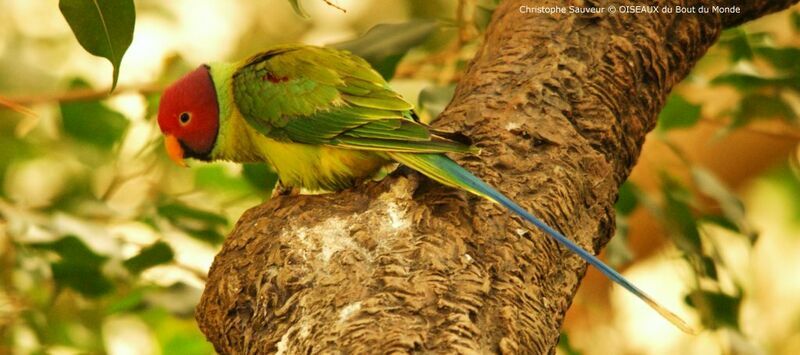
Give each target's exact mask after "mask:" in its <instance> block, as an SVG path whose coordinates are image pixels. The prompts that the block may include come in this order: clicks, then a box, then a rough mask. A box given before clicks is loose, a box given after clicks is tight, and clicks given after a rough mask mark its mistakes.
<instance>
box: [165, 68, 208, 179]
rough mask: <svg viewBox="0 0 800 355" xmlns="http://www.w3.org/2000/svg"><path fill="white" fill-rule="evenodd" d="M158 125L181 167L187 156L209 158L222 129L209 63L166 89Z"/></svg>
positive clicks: (169, 152)
mask: <svg viewBox="0 0 800 355" xmlns="http://www.w3.org/2000/svg"><path fill="white" fill-rule="evenodd" d="M158 126H159V127H160V128H161V132H162V133H164V142H165V144H166V146H167V153H168V154H169V157H170V158H171V159H172V160H173V161H175V162H176V163H177V164H178V165H180V166H186V163H184V161H183V159H184V158H195V159H200V160H210V157H209V155H210V154H211V151H212V150H213V149H214V142H215V141H216V139H217V132H218V131H219V106H218V103H217V91H216V89H215V87H214V81H213V80H212V78H211V72H210V70H209V66H207V65H201V66H200V67H199V68H197V69H195V70H194V71H192V72H190V73H188V74H186V75H184V76H183V77H182V78H180V79H178V81H176V82H175V83H173V84H172V85H170V86H169V87H167V89H166V90H164V94H163V95H162V96H161V103H160V104H159V107H158Z"/></svg>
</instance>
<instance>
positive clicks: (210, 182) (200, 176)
mask: <svg viewBox="0 0 800 355" xmlns="http://www.w3.org/2000/svg"><path fill="white" fill-rule="evenodd" d="M195 169H196V170H195V176H194V182H195V185H196V186H197V187H198V188H200V189H203V190H211V189H215V190H218V191H224V192H232V193H252V189H251V186H250V184H249V183H248V182H247V181H246V180H245V179H243V178H242V177H241V176H240V175H239V174H237V173H234V172H231V171H229V170H228V169H226V167H225V166H223V165H218V164H207V165H201V166H199V167H197V168H195Z"/></svg>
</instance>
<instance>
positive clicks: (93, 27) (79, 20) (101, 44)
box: [58, 0, 136, 91]
mask: <svg viewBox="0 0 800 355" xmlns="http://www.w3.org/2000/svg"><path fill="white" fill-rule="evenodd" d="M58 8H59V9H60V10H61V14H62V15H64V18H65V19H66V20H67V23H68V24H69V27H70V28H71V29H72V33H74V34H75V38H77V39H78V42H79V43H80V44H81V46H82V47H83V48H84V49H86V51H87V52H89V53H91V54H94V55H96V56H98V57H103V58H106V59H108V61H109V62H111V65H112V66H113V67H114V74H113V84H112V85H111V90H112V91H113V90H114V88H115V87H116V86H117V78H119V67H120V64H121V63H122V56H123V55H125V51H127V50H128V47H129V46H130V45H131V41H133V28H134V25H135V23H136V10H135V8H134V6H133V0H60V1H59V2H58Z"/></svg>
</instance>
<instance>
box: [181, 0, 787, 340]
mask: <svg viewBox="0 0 800 355" xmlns="http://www.w3.org/2000/svg"><path fill="white" fill-rule="evenodd" d="M792 2H793V1H789V0H783V1H753V2H749V3H751V4H748V5H741V4H739V6H742V14H738V15H735V16H734V15H731V16H728V15H725V16H723V15H719V14H698V15H690V14H681V15H676V14H672V15H670V14H638V15H632V14H617V15H608V14H604V15H587V16H578V15H569V14H567V15H562V14H525V13H521V12H520V11H519V8H520V6H523V5H524V6H564V5H565V4H564V2H562V1H542V2H538V3H537V4H536V5H532V3H531V2H530V1H527V0H516V1H511V0H509V1H505V2H503V3H502V5H501V6H500V7H499V8H498V9H497V10H496V11H495V14H494V18H493V20H492V23H491V25H490V27H489V29H488V32H487V34H486V41H485V44H484V45H483V47H482V48H481V49H480V51H479V52H478V54H477V55H476V57H475V58H474V60H473V61H472V63H471V65H470V66H469V68H468V70H467V72H466V73H465V75H464V78H463V79H462V80H461V82H460V83H459V85H458V89H457V91H456V95H455V97H454V99H453V101H452V102H451V104H450V105H449V106H448V108H447V110H446V111H445V112H444V113H443V114H442V116H441V118H440V119H439V120H438V121H437V125H438V126H440V128H446V129H451V130H458V131H461V132H463V133H465V134H466V135H468V136H470V137H472V138H473V139H474V140H475V142H477V144H478V145H479V146H480V147H481V148H483V153H482V154H481V156H479V157H468V156H460V157H456V158H458V161H459V162H460V163H461V164H463V165H465V166H466V167H467V168H468V169H470V170H471V171H473V172H475V173H476V174H477V175H478V176H480V177H482V178H484V179H485V180H486V181H488V182H489V183H490V184H492V185H494V186H497V187H498V188H499V190H501V191H502V192H503V193H505V194H507V195H508V196H509V197H511V198H512V199H514V200H516V201H518V202H519V203H520V204H521V205H522V206H524V207H526V208H528V209H530V210H532V211H533V212H535V213H536V214H538V215H539V216H540V217H542V218H543V219H544V220H545V221H546V222H547V223H549V224H550V225H552V226H553V227H555V228H556V229H559V230H561V231H563V232H564V233H565V234H566V235H568V236H571V237H572V238H574V239H575V240H576V241H578V243H580V244H582V245H583V246H584V247H586V248H590V249H591V250H595V251H597V250H599V249H600V247H602V246H603V245H604V244H605V243H606V242H607V241H608V240H609V238H610V237H611V236H612V234H613V230H614V209H613V204H614V201H615V200H616V197H617V189H618V187H619V185H620V184H621V183H622V182H623V181H624V180H625V179H626V178H627V176H628V173H629V172H630V170H631V168H632V167H633V165H634V164H635V162H636V159H637V158H638V156H639V151H640V148H641V145H642V143H643V141H644V137H645V134H646V133H647V132H648V131H649V130H651V129H652V128H653V127H654V126H655V123H656V118H657V115H658V112H659V110H660V109H661V107H662V106H663V105H664V102H665V98H666V96H667V94H668V93H669V91H670V89H671V88H672V86H673V85H674V84H676V83H677V82H679V81H680V80H681V79H682V78H683V77H684V76H686V75H687V73H688V72H689V70H690V69H691V68H692V66H693V65H694V63H695V62H696V61H697V60H698V59H699V58H700V57H701V56H702V55H703V53H704V52H705V51H706V49H707V48H708V47H709V46H710V45H711V44H712V43H713V42H714V41H715V40H716V38H717V37H718V35H719V33H720V31H721V30H722V29H723V27H725V26H730V25H735V24H739V23H742V22H744V21H746V20H749V19H752V18H756V17H758V16H761V15H764V14H766V13H768V12H770V11H775V10H777V9H780V8H784V7H786V6H788V5H789V4H790V3H792ZM626 3H627V2H625V1H615V2H614V4H615V5H624V4H626ZM678 3H681V4H683V5H687V6H688V2H677V1H670V2H667V1H661V2H659V5H661V6H663V5H667V4H669V5H672V6H674V5H675V4H678ZM727 3H731V4H733V3H740V2H738V1H732V0H731V1H729V2H724V1H718V2H716V4H723V5H724V4H727ZM572 4H573V5H576V6H577V5H578V4H579V2H577V1H576V2H574V3H572ZM582 4H583V6H589V4H594V5H596V6H598V7H602V6H605V5H606V2H604V1H584V2H583V3H582ZM691 4H696V5H699V4H706V5H708V2H699V1H696V2H691ZM585 268H586V267H585V264H584V263H583V262H582V261H581V260H580V259H579V258H578V257H576V256H575V255H573V254H571V253H569V252H568V251H566V250H564V249H562V248H560V247H559V246H558V245H557V244H556V243H555V242H554V241H552V240H551V239H549V238H547V237H545V236H544V235H543V234H542V233H540V232H539V231H537V230H531V226H529V225H527V224H524V223H522V222H521V221H520V220H518V219H517V218H512V217H510V216H509V214H508V213H507V212H506V211H504V210H502V209H500V208H499V207H497V206H495V205H493V204H491V203H488V202H485V201H484V200H482V199H479V198H476V197H473V196H468V195H466V194H465V193H462V192H459V191H454V190H452V189H449V188H446V187H443V186H440V185H438V184H436V183H434V182H431V181H429V180H428V179H425V178H422V177H420V176H419V175H417V174H415V173H407V174H394V175H392V176H390V177H388V178H386V179H384V180H383V181H381V182H379V183H369V184H364V185H362V186H359V187H357V188H355V189H352V190H348V191H343V192H340V193H337V194H328V195H317V196H296V197H279V198H276V199H273V200H270V201H269V202H267V203H265V204H263V205H261V206H258V207H256V208H253V209H251V210H250V211H248V212H247V213H245V214H244V216H242V218H241V219H240V220H239V223H238V224H237V226H236V228H235V229H234V231H233V232H232V233H231V235H230V236H229V237H228V239H227V240H226V242H225V244H224V246H223V249H222V251H221V252H220V254H219V255H218V256H217V258H216V260H215V262H214V265H213V266H212V269H211V271H210V273H209V280H208V283H207V286H206V290H205V292H204V294H203V298H202V300H201V303H200V305H199V306H198V308H197V311H196V317H197V320H198V323H199V324H200V327H201V329H202V330H203V332H204V333H205V334H206V336H207V337H208V339H209V340H210V341H211V342H212V343H213V344H214V346H215V347H216V349H217V351H219V352H221V353H251V352H253V353H271V352H289V353H319V352H325V351H340V352H342V353H354V354H357V353H358V354H360V353H373V352H376V351H378V350H379V351H380V352H392V351H398V352H417V351H425V352H444V353H453V352H463V353H471V352H480V353H488V352H502V353H538V354H541V353H550V352H553V349H554V347H555V346H556V344H557V341H558V337H559V327H560V325H561V322H562V320H563V316H564V313H565V312H566V310H567V309H568V308H569V305H570V303H571V302H572V297H573V295H574V293H575V291H576V289H577V287H578V285H579V283H580V279H581V277H582V276H583V274H584V272H585Z"/></svg>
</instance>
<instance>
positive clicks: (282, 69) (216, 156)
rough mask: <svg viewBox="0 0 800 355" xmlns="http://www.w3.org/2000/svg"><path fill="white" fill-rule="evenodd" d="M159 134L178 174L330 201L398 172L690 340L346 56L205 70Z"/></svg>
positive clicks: (186, 82) (299, 55)
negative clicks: (491, 207) (494, 208)
mask: <svg viewBox="0 0 800 355" xmlns="http://www.w3.org/2000/svg"><path fill="white" fill-rule="evenodd" d="M158 124H159V126H160V128H161V131H162V132H163V134H164V135H165V144H166V147H167V152H168V154H169V156H170V157H171V158H172V159H173V160H174V161H175V162H177V163H178V164H180V165H184V159H185V158H194V159H198V160H204V161H212V160H228V161H234V162H266V163H268V164H269V165H271V166H272V168H273V169H275V171H276V172H277V174H278V177H279V179H280V183H281V184H282V185H283V186H287V187H301V188H305V189H310V190H328V191H337V190H341V189H344V188H347V187H350V186H353V184H355V183H356V182H358V181H360V180H365V179H368V178H370V177H372V176H373V175H374V174H375V173H376V172H377V171H378V170H379V169H381V168H382V167H384V166H385V165H387V164H390V163H392V162H398V163H401V164H404V165H406V166H408V167H410V168H412V169H414V170H416V171H418V172H420V173H422V174H424V175H426V176H428V177H429V178H431V179H433V180H436V181H438V182H440V183H442V184H445V185H448V186H452V187H455V188H459V189H463V190H466V191H469V192H471V193H473V194H475V195H478V196H481V197H483V198H486V199H488V200H491V201H493V202H496V203H498V204H500V205H502V206H504V207H506V208H508V209H509V210H511V211H513V212H514V213H516V214H518V215H519V216H521V217H522V218H524V219H525V220H527V221H528V222H530V223H532V224H533V225H535V226H536V227H538V228H540V229H542V230H543V231H544V232H545V233H547V234H548V235H550V236H551V237H553V238H555V239H556V240H557V241H558V242H559V243H561V244H562V245H564V246H566V247H567V248H569V249H570V250H572V251H573V252H575V253H576V254H578V255H579V256H580V257H581V258H583V259H584V260H585V261H587V262H588V263H589V264H591V265H593V266H595V267H596V268H598V269H599V270H600V271H601V272H603V273H604V274H605V275H606V276H608V277H609V278H610V279H611V280H613V281H614V282H616V283H618V284H620V285H621V286H622V287H624V288H625V289H627V290H628V291H630V292H632V293H633V294H634V295H636V296H637V297H639V298H641V299H642V300H643V301H644V302H646V303H647V304H648V305H650V306H651V307H652V308H653V309H655V310H656V311H657V312H658V313H660V314H661V315H662V316H664V317H665V318H666V319H668V320H669V321H671V322H672V323H673V324H675V325H676V326H678V327H679V328H680V329H682V330H684V331H688V332H691V328H690V327H689V326H688V325H687V324H686V323H684V322H683V321H682V320H681V319H680V318H678V317H677V316H676V315H674V314H673V313H672V312H670V311H668V310H667V309H665V308H664V307H662V306H660V305H659V304H657V303H656V302H655V301H654V300H653V299H652V298H651V297H649V296H648V295H646V294H645V293H644V292H643V291H641V290H640V289H639V288H637V287H636V286H634V285H633V284H632V283H631V282H629V281H628V280H626V279H625V278H624V277H622V275H620V274H619V273H618V272H617V271H615V270H614V269H612V268H611V267H609V266H607V265H606V264H604V263H603V262H602V261H600V260H599V259H598V258H597V257H595V256H594V255H592V254H591V253H589V252H588V251H586V250H584V249H583V248H581V247H580V246H578V245H577V244H576V243H575V242H573V241H572V240H570V239H568V238H567V237H565V236H564V235H562V234H561V233H560V232H558V231H556V230H554V229H553V228H551V227H550V226H548V225H547V224H545V223H544V222H542V221H541V220H539V219H538V218H536V217H535V216H533V215H532V214H531V213H529V212H527V211H526V210H524V209H523V208H522V207H520V206H519V205H517V204H516V203H514V202H513V201H511V200H510V199H509V198H507V197H506V196H504V195H503V194H501V193H500V192H498V191H497V190H495V189H494V188H492V187H491V186H489V185H488V184H487V183H485V182H483V181H482V180H481V179H479V178H478V177H476V176H474V175H473V174H471V173H470V172H469V171H467V170H466V169H464V168H462V167H461V166H460V165H458V164H457V163H456V162H454V161H453V160H451V159H450V158H448V157H447V156H446V155H445V153H466V154H474V153H477V152H478V150H477V149H476V148H475V147H473V146H470V145H469V142H468V141H467V140H465V139H464V137H463V136H460V135H459V134H454V133H448V132H442V131H438V130H435V129H432V128H431V127H428V126H427V125H425V124H423V123H421V122H420V121H419V119H418V117H417V115H416V114H415V113H414V106H413V105H412V104H410V103H409V102H407V101H406V100H405V99H403V98H402V97H401V96H400V95H399V94H397V93H396V92H394V91H393V90H392V89H391V88H390V87H389V85H388V83H387V82H386V81H385V80H384V79H383V77H381V75H380V74H378V72H376V71H375V70H374V69H373V68H372V67H371V66H370V65H369V64H368V63H367V62H366V61H365V60H364V59H362V58H360V57H357V56H355V55H353V54H351V53H349V52H345V51H340V50H336V49H332V48H324V47H315V46H308V45H295V44H292V45H281V46H276V47H273V48H270V49H268V50H266V51H264V52H262V53H260V54H257V55H255V56H252V57H250V58H249V59H246V60H243V61H240V62H235V63H212V64H210V65H202V66H200V67H199V68H197V69H195V70H194V71H192V72H190V73H188V74H186V75H185V76H184V77H182V78H181V79H179V80H178V81H176V82H175V83H174V84H172V85H171V86H169V87H168V88H167V89H166V90H165V91H164V93H163V95H162V97H161V103H160V105H159V111H158Z"/></svg>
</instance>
